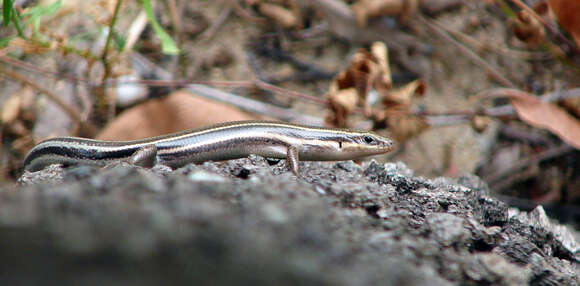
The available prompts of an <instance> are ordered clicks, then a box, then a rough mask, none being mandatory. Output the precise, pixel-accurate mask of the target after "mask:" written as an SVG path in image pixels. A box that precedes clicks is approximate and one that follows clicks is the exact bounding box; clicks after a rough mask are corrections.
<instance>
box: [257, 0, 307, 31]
mask: <svg viewBox="0 0 580 286" xmlns="http://www.w3.org/2000/svg"><path fill="white" fill-rule="evenodd" d="M258 11H260V13H262V14H263V15H264V16H266V17H267V18H269V19H271V20H272V21H274V22H276V23H277V24H278V25H280V26H281V27H282V28H285V29H291V28H300V24H301V21H300V15H299V10H298V9H297V7H296V5H294V6H293V7H290V8H286V7H282V6H280V5H277V4H272V3H259V4H258Z"/></svg>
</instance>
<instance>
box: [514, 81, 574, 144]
mask: <svg viewBox="0 0 580 286" xmlns="http://www.w3.org/2000/svg"><path fill="white" fill-rule="evenodd" d="M506 95H507V97H508V98H509V99H510V101H511V103H512V105H513V106H514V108H515V110H516V112H517V113H518V116H519V117H520V119H522V120H523V121H525V122H527V123H528V124H530V125H533V126H535V127H539V128H546V129H548V130H550V131H551V132H552V133H554V134H556V135H557V136H558V137H560V138H561V139H562V140H564V141H565V142H566V143H568V144H570V145H572V146H574V147H575V148H576V149H580V121H579V120H578V119H576V118H574V117H572V116H571V115H570V114H568V113H567V112H566V111H564V110H563V109H562V108H560V107H558V106H556V105H554V104H551V103H547V102H542V101H541V100H540V99H538V98H537V97H535V96H532V95H530V94H528V93H525V92H523V91H515V90H513V91H508V92H506Z"/></svg>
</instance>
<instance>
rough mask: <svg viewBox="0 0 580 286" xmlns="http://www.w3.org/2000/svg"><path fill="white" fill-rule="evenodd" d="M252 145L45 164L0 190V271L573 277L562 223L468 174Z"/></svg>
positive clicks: (5, 278)
mask: <svg viewBox="0 0 580 286" xmlns="http://www.w3.org/2000/svg"><path fill="white" fill-rule="evenodd" d="M301 172H302V174H303V177H302V178H300V179H298V178H296V177H294V176H293V175H292V174H291V173H290V172H289V171H288V169H287V168H286V166H285V163H284V161H281V162H279V163H276V162H270V161H267V160H265V159H263V158H261V157H256V156H251V157H250V158H247V159H240V160H232V161H228V162H223V163H211V162H210V163H205V164H203V165H200V166H194V165H188V166H186V167H184V168H181V169H178V170H175V171H172V170H170V169H168V168H166V167H162V166H159V167H155V168H153V169H152V170H148V169H142V168H139V167H134V166H129V165H126V164H123V163H116V164H113V165H110V166H109V167H107V168H103V169H99V168H93V167H87V166H80V167H75V168H69V169H65V170H62V169H61V168H60V167H57V166H51V167H49V168H48V169H45V170H44V171H42V172H37V173H33V174H30V173H27V174H24V175H23V177H22V178H21V183H22V185H20V186H14V187H10V188H4V189H2V190H0V261H2V263H1V264H0V265H1V266H0V281H1V284H3V285H54V284H58V285H157V284H166V285H175V284H193V285H297V284H301V285H304V284H311V285H580V282H579V280H580V246H579V244H578V242H577V237H576V238H574V235H575V233H573V230H570V229H567V228H566V227H564V226H560V225H557V224H554V223H553V222H551V221H550V220H549V219H548V218H547V217H546V214H545V212H544V211H543V209H542V208H541V207H538V208H536V209H535V210H534V211H532V212H530V213H526V212H521V211H518V210H516V209H510V208H508V207H507V205H505V204H504V203H502V202H501V201H499V200H497V199H494V198H492V197H489V196H488V190H487V188H486V186H485V184H483V183H482V182H480V181H479V180H478V179H477V178H475V177H465V178H461V179H459V180H457V181H453V180H450V179H445V178H437V179H433V180H427V179H423V178H417V177H414V176H413V174H412V171H410V170H409V169H407V167H406V166H405V165H404V164H401V163H397V164H393V163H388V164H384V165H382V164H378V163H376V162H370V163H363V164H362V166H359V165H356V164H354V163H353V162H339V163H323V162H304V163H301Z"/></svg>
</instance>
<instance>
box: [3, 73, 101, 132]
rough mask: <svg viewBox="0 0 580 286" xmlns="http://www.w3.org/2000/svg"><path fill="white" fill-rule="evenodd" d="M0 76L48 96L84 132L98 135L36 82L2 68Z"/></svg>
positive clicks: (61, 101) (74, 112) (70, 108)
mask: <svg viewBox="0 0 580 286" xmlns="http://www.w3.org/2000/svg"><path fill="white" fill-rule="evenodd" d="M0 74H2V75H4V76H5V77H7V78H10V79H13V80H16V81H19V82H21V83H23V84H26V85H29V86H30V87H32V88H34V89H35V90H37V91H39V92H40V93H43V94H44V95H46V97H48V98H49V99H50V100H52V101H53V102H54V103H55V104H56V105H58V106H59V107H60V108H61V109H62V110H64V112H65V113H66V114H67V115H68V116H69V117H70V118H71V119H72V120H73V121H74V122H75V123H77V124H79V125H80V126H81V127H82V128H83V129H84V130H86V131H87V132H89V133H90V134H95V133H96V130H97V129H96V128H95V127H94V126H93V125H92V124H90V123H87V122H84V121H83V120H82V118H81V116H80V115H79V113H78V112H77V111H76V110H75V109H74V108H72V107H70V106H68V105H67V104H66V103H65V102H64V101H63V100H62V99H61V98H60V97H58V96H57V95H56V94H54V93H53V92H52V91H50V90H48V89H46V88H44V87H42V86H40V85H39V84H37V83H36V82H34V81H32V80H30V79H28V78H27V77H25V76H24V75H22V74H20V73H18V72H15V71H11V70H7V69H4V68H2V67H1V66H0Z"/></svg>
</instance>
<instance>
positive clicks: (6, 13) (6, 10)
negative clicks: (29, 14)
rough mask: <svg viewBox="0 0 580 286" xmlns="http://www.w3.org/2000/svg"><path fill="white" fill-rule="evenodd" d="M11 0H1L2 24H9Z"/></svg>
mask: <svg viewBox="0 0 580 286" xmlns="http://www.w3.org/2000/svg"><path fill="white" fill-rule="evenodd" d="M13 3H14V2H12V0H4V1H2V17H3V20H4V26H8V24H10V12H12V4H13Z"/></svg>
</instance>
